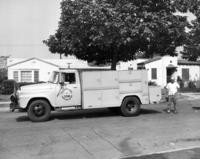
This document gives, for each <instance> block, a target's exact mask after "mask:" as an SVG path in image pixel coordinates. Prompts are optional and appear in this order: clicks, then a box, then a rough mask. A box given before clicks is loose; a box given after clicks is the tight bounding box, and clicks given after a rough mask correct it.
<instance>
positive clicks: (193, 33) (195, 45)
mask: <svg viewBox="0 0 200 159" xmlns="http://www.w3.org/2000/svg"><path fill="white" fill-rule="evenodd" d="M177 6H178V7H179V8H180V11H182V12H186V11H189V12H191V13H193V15H195V16H196V19H195V20H193V21H191V25H190V26H189V30H190V31H189V32H188V33H187V34H188V35H187V38H186V40H185V42H184V50H183V51H182V57H183V58H186V59H188V60H191V61H196V60H197V59H198V57H199V56H200V7H199V6H200V0H190V1H188V0H179V1H177ZM186 6H187V7H186Z"/></svg>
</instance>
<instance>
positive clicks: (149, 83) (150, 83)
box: [148, 81, 157, 86]
mask: <svg viewBox="0 0 200 159" xmlns="http://www.w3.org/2000/svg"><path fill="white" fill-rule="evenodd" d="M148 85H149V86H157V83H156V82H153V81H149V82H148Z"/></svg>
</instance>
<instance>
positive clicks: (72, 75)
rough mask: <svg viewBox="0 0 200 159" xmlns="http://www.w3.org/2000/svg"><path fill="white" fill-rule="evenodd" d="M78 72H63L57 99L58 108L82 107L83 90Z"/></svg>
mask: <svg viewBox="0 0 200 159" xmlns="http://www.w3.org/2000/svg"><path fill="white" fill-rule="evenodd" d="M78 77H79V76H78V72H69V73H68V72H62V73H61V84H59V87H58V90H57V97H56V105H57V106H58V107H64V106H77V105H81V92H80V91H81V90H80V82H79V78H78Z"/></svg>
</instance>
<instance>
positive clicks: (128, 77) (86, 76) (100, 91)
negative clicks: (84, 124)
mask: <svg viewBox="0 0 200 159" xmlns="http://www.w3.org/2000/svg"><path fill="white" fill-rule="evenodd" d="M80 75H81V86H82V88H81V89H82V106H83V108H84V109H88V108H102V107H116V106H120V105H121V102H122V100H123V98H124V97H126V96H131V95H135V96H138V98H139V99H140V101H141V103H143V104H148V103H149V96H148V82H147V72H146V70H127V71H112V70H109V71H82V72H80Z"/></svg>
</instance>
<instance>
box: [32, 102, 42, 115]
mask: <svg viewBox="0 0 200 159" xmlns="http://www.w3.org/2000/svg"><path fill="white" fill-rule="evenodd" d="M33 112H34V114H35V115H36V116H42V115H44V112H45V108H44V106H43V105H42V104H37V105H35V106H34V107H33Z"/></svg>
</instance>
